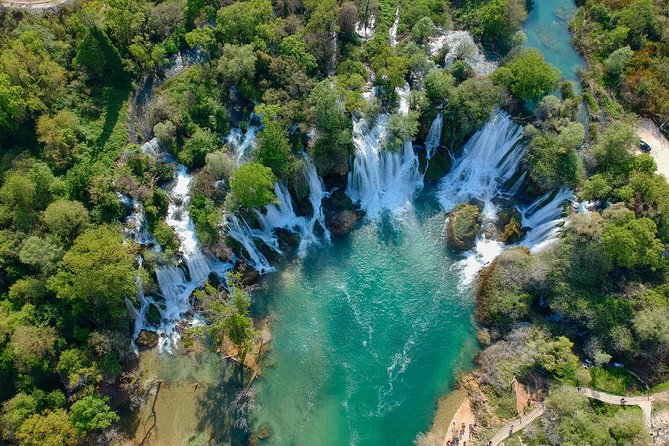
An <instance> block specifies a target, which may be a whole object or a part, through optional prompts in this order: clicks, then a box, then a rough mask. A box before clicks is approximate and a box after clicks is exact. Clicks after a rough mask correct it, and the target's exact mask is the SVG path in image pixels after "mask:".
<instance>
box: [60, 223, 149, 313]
mask: <svg viewBox="0 0 669 446" xmlns="http://www.w3.org/2000/svg"><path fill="white" fill-rule="evenodd" d="M134 263H135V262H134V259H133V257H132V255H131V254H130V252H129V251H128V248H127V247H126V246H125V245H124V243H123V237H122V234H121V231H120V230H119V229H118V228H115V227H112V226H99V227H96V228H91V229H88V230H86V231H84V233H83V234H81V235H80V236H79V237H77V239H76V240H75V241H74V246H72V248H71V249H70V250H69V251H68V252H67V253H66V254H65V256H64V257H63V265H64V267H65V268H64V270H63V271H61V272H59V273H58V274H57V275H56V276H54V277H53V278H51V279H49V282H48V286H49V287H50V288H51V289H52V290H53V291H55V292H56V293H57V294H58V297H59V298H61V299H65V300H67V301H69V302H71V303H72V305H73V306H74V308H75V310H76V314H78V315H79V316H87V317H91V318H93V319H94V320H96V322H97V323H98V324H100V325H103V326H105V325H107V326H108V325H110V324H114V323H119V322H121V321H124V320H125V319H126V318H127V313H126V309H125V303H124V299H125V298H126V297H129V296H133V295H134V294H135V293H136V292H137V290H136V287H135V275H136V271H135V268H134Z"/></svg>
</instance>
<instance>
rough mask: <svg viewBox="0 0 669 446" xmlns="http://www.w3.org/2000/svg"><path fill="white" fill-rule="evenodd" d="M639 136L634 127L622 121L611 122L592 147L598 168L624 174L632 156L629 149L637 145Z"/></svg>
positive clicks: (629, 165)
mask: <svg viewBox="0 0 669 446" xmlns="http://www.w3.org/2000/svg"><path fill="white" fill-rule="evenodd" d="M638 144H639V137H638V136H636V132H635V131H634V128H633V127H632V126H631V125H629V124H627V123H623V122H619V121H616V122H612V123H611V124H610V125H609V126H608V127H607V128H606V130H604V133H602V135H601V136H600V138H599V141H598V142H597V144H596V145H595V147H594V148H593V154H594V155H595V159H596V160H597V162H598V163H599V165H600V168H601V169H602V170H603V171H605V172H608V173H610V174H613V175H626V174H627V173H629V171H630V168H631V162H632V159H633V158H634V156H633V155H632V152H631V149H632V148H633V147H636V146H638Z"/></svg>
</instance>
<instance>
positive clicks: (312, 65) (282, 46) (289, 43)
mask: <svg viewBox="0 0 669 446" xmlns="http://www.w3.org/2000/svg"><path fill="white" fill-rule="evenodd" d="M279 52H280V53H281V54H283V55H284V56H287V57H293V58H295V60H296V61H297V63H299V64H300V65H301V66H302V67H304V68H305V69H306V71H307V73H313V72H314V70H315V69H316V68H318V63H317V62H316V58H315V57H314V56H313V54H311V53H310V52H309V50H308V48H307V44H306V43H305V42H304V40H303V39H302V37H301V36H300V35H298V34H293V35H292V36H288V37H285V38H284V39H283V40H282V41H281V43H279Z"/></svg>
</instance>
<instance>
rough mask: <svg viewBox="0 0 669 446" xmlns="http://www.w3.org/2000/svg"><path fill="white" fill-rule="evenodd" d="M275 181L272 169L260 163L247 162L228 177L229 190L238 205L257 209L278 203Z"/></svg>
mask: <svg viewBox="0 0 669 446" xmlns="http://www.w3.org/2000/svg"><path fill="white" fill-rule="evenodd" d="M275 182H276V177H275V176H274V174H273V173H272V169H270V168H269V167H266V166H263V165H262V164H260V163H247V164H244V165H243V166H241V167H240V168H239V169H237V170H235V171H234V172H233V174H232V176H231V177H230V192H231V193H232V194H233V196H234V198H235V199H236V201H237V203H239V204H240V205H242V206H244V207H247V208H256V209H257V208H261V207H263V206H266V205H268V204H272V203H278V199H277V198H276V195H275V194H274V183H275Z"/></svg>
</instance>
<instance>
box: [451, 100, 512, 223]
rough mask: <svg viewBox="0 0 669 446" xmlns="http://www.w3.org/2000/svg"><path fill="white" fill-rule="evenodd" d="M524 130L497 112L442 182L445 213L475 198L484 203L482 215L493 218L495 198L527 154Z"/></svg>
mask: <svg viewBox="0 0 669 446" xmlns="http://www.w3.org/2000/svg"><path fill="white" fill-rule="evenodd" d="M522 137H523V130H522V128H521V127H520V126H518V125H516V124H515V123H514V122H513V121H512V120H511V118H509V116H508V115H507V114H506V113H504V112H501V111H500V112H497V113H495V115H493V117H492V118H491V119H490V120H488V122H487V123H486V124H485V125H484V126H483V128H482V129H481V130H479V131H478V132H476V134H474V136H472V137H471V139H470V140H469V141H468V142H467V143H466V144H465V146H464V147H463V149H462V155H461V156H460V158H458V159H457V160H455V162H454V164H453V168H452V169H451V171H450V172H449V173H448V175H446V176H445V177H444V178H443V179H442V180H441V182H440V184H439V201H440V203H441V206H442V208H443V209H444V211H445V212H450V210H451V209H453V208H454V207H455V206H456V205H458V204H460V203H463V202H468V201H470V200H472V199H477V200H481V201H483V203H484V210H483V214H484V217H486V218H494V217H495V214H496V209H495V206H494V205H493V203H492V200H493V198H495V197H496V196H498V195H500V190H501V188H502V187H503V186H504V185H505V183H507V182H508V181H509V180H510V179H511V178H512V177H513V176H514V174H515V173H516V171H517V170H518V168H519V166H520V162H521V161H522V159H523V156H524V154H525V147H524V146H523V144H521V139H522Z"/></svg>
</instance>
